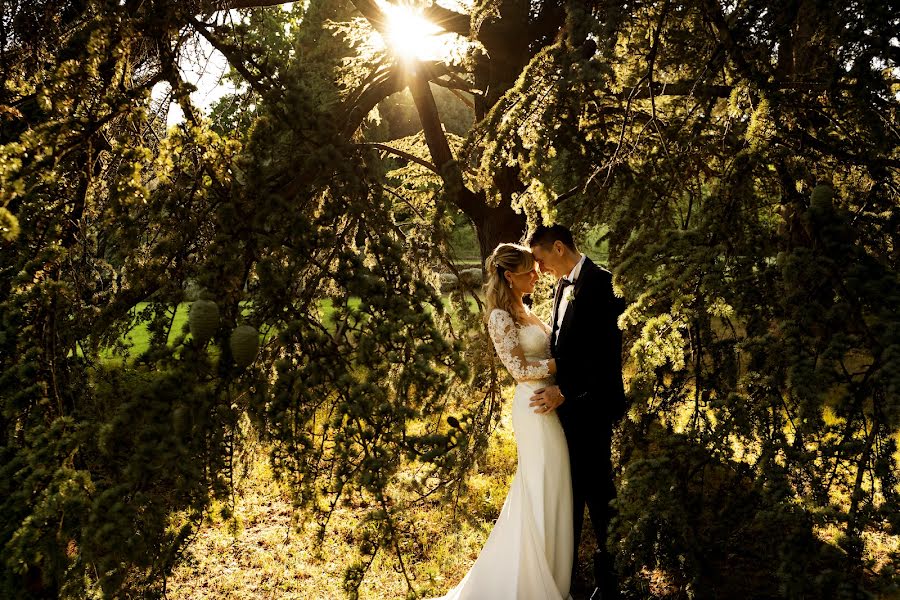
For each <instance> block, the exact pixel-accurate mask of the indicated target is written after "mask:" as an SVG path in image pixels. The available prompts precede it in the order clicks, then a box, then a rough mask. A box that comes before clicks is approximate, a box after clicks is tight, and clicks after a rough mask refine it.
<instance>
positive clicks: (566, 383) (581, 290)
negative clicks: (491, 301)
mask: <svg viewBox="0 0 900 600" xmlns="http://www.w3.org/2000/svg"><path fill="white" fill-rule="evenodd" d="M573 288H574V289H573ZM569 290H573V291H572V294H573V296H572V300H571V301H570V302H569V306H568V308H567V309H566V316H565V318H564V319H563V322H562V325H561V326H560V328H559V330H557V328H556V316H557V311H558V310H559V302H560V300H561V296H562V295H563V294H568V293H569ZM624 309H625V301H624V300H623V299H622V298H617V297H616V296H615V295H614V294H613V289H612V274H611V273H610V272H609V271H607V270H606V269H602V268H600V267H598V266H597V265H596V264H594V263H593V262H592V261H591V259H589V258H587V259H585V261H584V264H583V265H582V266H581V273H579V275H578V279H577V280H576V281H575V284H574V286H571V287H568V288H566V289H565V290H564V291H562V293H560V292H559V290H557V293H556V294H555V298H554V303H553V316H552V317H551V318H552V319H553V321H552V322H551V324H550V326H551V329H552V333H551V342H550V347H551V352H552V355H553V358H555V359H556V383H557V385H559V388H560V391H561V392H562V394H563V396H565V401H564V402H563V403H562V404H561V405H560V406H559V408H558V409H557V413H558V414H559V418H560V421H562V424H563V427H565V428H566V430H567V432H568V433H570V434H571V432H572V431H573V430H590V429H592V428H596V427H597V426H598V425H600V424H601V423H610V424H611V423H614V422H615V421H617V420H619V419H620V418H621V417H622V415H623V414H624V412H625V391H624V387H623V384H622V332H621V331H620V330H619V327H618V324H617V320H618V318H619V315H620V314H622V311H623V310H624ZM598 420H599V422H598Z"/></svg>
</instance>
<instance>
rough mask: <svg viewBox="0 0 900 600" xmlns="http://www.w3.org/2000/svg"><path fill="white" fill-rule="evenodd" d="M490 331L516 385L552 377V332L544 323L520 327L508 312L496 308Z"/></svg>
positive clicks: (492, 315)
mask: <svg viewBox="0 0 900 600" xmlns="http://www.w3.org/2000/svg"><path fill="white" fill-rule="evenodd" d="M488 331H489V332H490V334H491V340H493V342H494V348H496V349H497V354H498V355H499V356H500V360H501V361H502V362H503V365H504V366H505V367H506V369H507V370H508V371H509V373H510V375H512V376H513V379H515V380H516V381H531V380H539V379H548V378H549V377H550V365H549V362H550V329H549V327H547V326H546V325H545V324H543V323H541V324H540V325H538V324H533V325H525V326H519V325H517V324H516V322H515V320H514V319H513V318H512V315H510V314H509V313H508V312H506V311H505V310H502V309H499V308H495V309H494V310H493V311H492V312H491V316H490V317H489V318H488Z"/></svg>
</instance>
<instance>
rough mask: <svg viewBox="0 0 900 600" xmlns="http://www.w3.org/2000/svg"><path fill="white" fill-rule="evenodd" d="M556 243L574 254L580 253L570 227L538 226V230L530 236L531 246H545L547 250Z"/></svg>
mask: <svg viewBox="0 0 900 600" xmlns="http://www.w3.org/2000/svg"><path fill="white" fill-rule="evenodd" d="M556 242H562V243H563V246H565V247H566V248H568V249H569V250H571V251H572V252H578V248H576V247H575V239H574V238H573V237H572V232H571V231H569V228H568V227H566V226H565V225H560V224H559V223H554V224H553V225H550V226H549V227H548V226H546V225H538V226H537V229H535V230H534V231H533V232H532V233H531V235H530V236H528V245H529V246H544V247H545V248H549V247H550V246H552V245H553V244H554V243H556Z"/></svg>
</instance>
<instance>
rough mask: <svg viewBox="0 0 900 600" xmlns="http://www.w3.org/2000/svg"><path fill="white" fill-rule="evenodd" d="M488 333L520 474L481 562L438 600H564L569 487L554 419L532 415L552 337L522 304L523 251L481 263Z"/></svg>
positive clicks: (545, 379)
mask: <svg viewBox="0 0 900 600" xmlns="http://www.w3.org/2000/svg"><path fill="white" fill-rule="evenodd" d="M486 268H487V273H488V281H487V283H486V284H485V295H486V301H487V308H486V310H485V318H486V320H487V325H488V331H489V332H490V335H491V339H492V340H493V342H494V347H495V348H496V350H497V354H498V355H499V356H500V360H501V361H503V364H504V365H505V366H506V368H507V370H508V371H509V372H510V374H511V375H512V376H513V378H514V379H515V380H516V390H515V394H514V396H513V400H512V423H513V429H514V431H515V436H516V451H517V453H518V467H517V469H516V474H515V476H514V478H513V481H512V484H511V486H510V489H509V494H508V495H507V496H506V501H505V502H504V504H503V509H502V510H501V511H500V516H499V518H498V519H497V522H496V523H495V524H494V528H493V530H492V531H491V534H490V536H489V537H488V539H487V542H486V543H485V545H484V548H482V549H481V554H479V555H478V559H477V560H476V561H475V564H474V565H472V568H471V569H470V570H469V572H468V573H467V574H466V576H465V577H464V578H463V580H462V581H461V582H460V583H459V584H458V585H457V586H456V587H455V588H453V589H452V590H450V592H449V593H448V594H447V595H446V596H444V597H443V598H442V599H441V600H562V599H564V598H568V597H569V583H570V581H569V580H570V577H571V574H572V559H573V557H572V553H573V538H572V483H571V478H570V474H569V453H568V449H567V447H566V439H565V435H564V434H563V430H562V426H561V425H560V424H559V418H558V417H557V416H556V412H554V411H552V412H549V413H547V414H543V415H542V414H536V413H535V412H534V409H532V408H530V407H529V405H528V404H529V399H530V397H531V395H532V393H533V392H534V391H535V390H536V389H539V388H542V387H545V386H547V385H548V383H552V380H553V375H554V374H555V373H556V363H555V361H554V360H553V359H552V358H550V341H549V335H550V329H549V328H548V327H547V325H545V324H544V323H543V322H542V321H541V320H540V319H538V318H537V317H536V316H534V315H533V314H531V312H530V311H529V310H528V308H527V307H526V306H525V305H524V304H523V303H522V296H524V295H525V294H529V293H531V292H532V290H533V289H534V284H535V282H536V281H537V279H538V275H537V271H536V269H535V262H534V257H533V256H532V254H531V252H530V251H529V250H528V248H525V247H523V246H519V245H517V244H500V245H499V246H497V248H496V249H495V250H494V252H493V254H492V255H491V256H490V258H488V260H487V263H486Z"/></svg>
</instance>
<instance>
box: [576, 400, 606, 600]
mask: <svg viewBox="0 0 900 600" xmlns="http://www.w3.org/2000/svg"><path fill="white" fill-rule="evenodd" d="M570 416H572V417H574V416H575V415H570ZM567 420H568V421H569V422H568V423H566V422H565V421H564V422H563V428H564V429H565V431H566V441H567V443H568V446H569V463H570V465H571V470H572V500H573V504H574V506H573V509H574V513H573V516H574V523H573V525H574V534H575V536H574V537H575V557H576V558H577V557H578V547H579V545H580V544H581V530H582V527H583V525H584V508H585V506H587V509H588V511H589V513H590V515H591V525H592V527H593V529H594V535H595V536H596V538H597V547H598V548H597V550H598V551H597V554H596V555H595V556H594V578H595V580H596V582H597V585H599V586H600V587H601V588H605V589H615V587H616V581H615V579H616V575H615V563H614V560H613V556H612V554H610V553H609V552H608V551H607V549H606V531H607V527H608V526H609V522H610V520H611V519H612V517H613V514H614V511H613V509H612V508H611V507H610V502H611V501H612V500H613V499H614V498H615V497H616V488H615V484H614V483H613V473H612V458H611V453H612V450H611V445H612V424H611V422H610V421H608V420H606V419H601V418H597V419H584V418H576V419H567ZM586 424H591V425H593V427H588V426H586Z"/></svg>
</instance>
